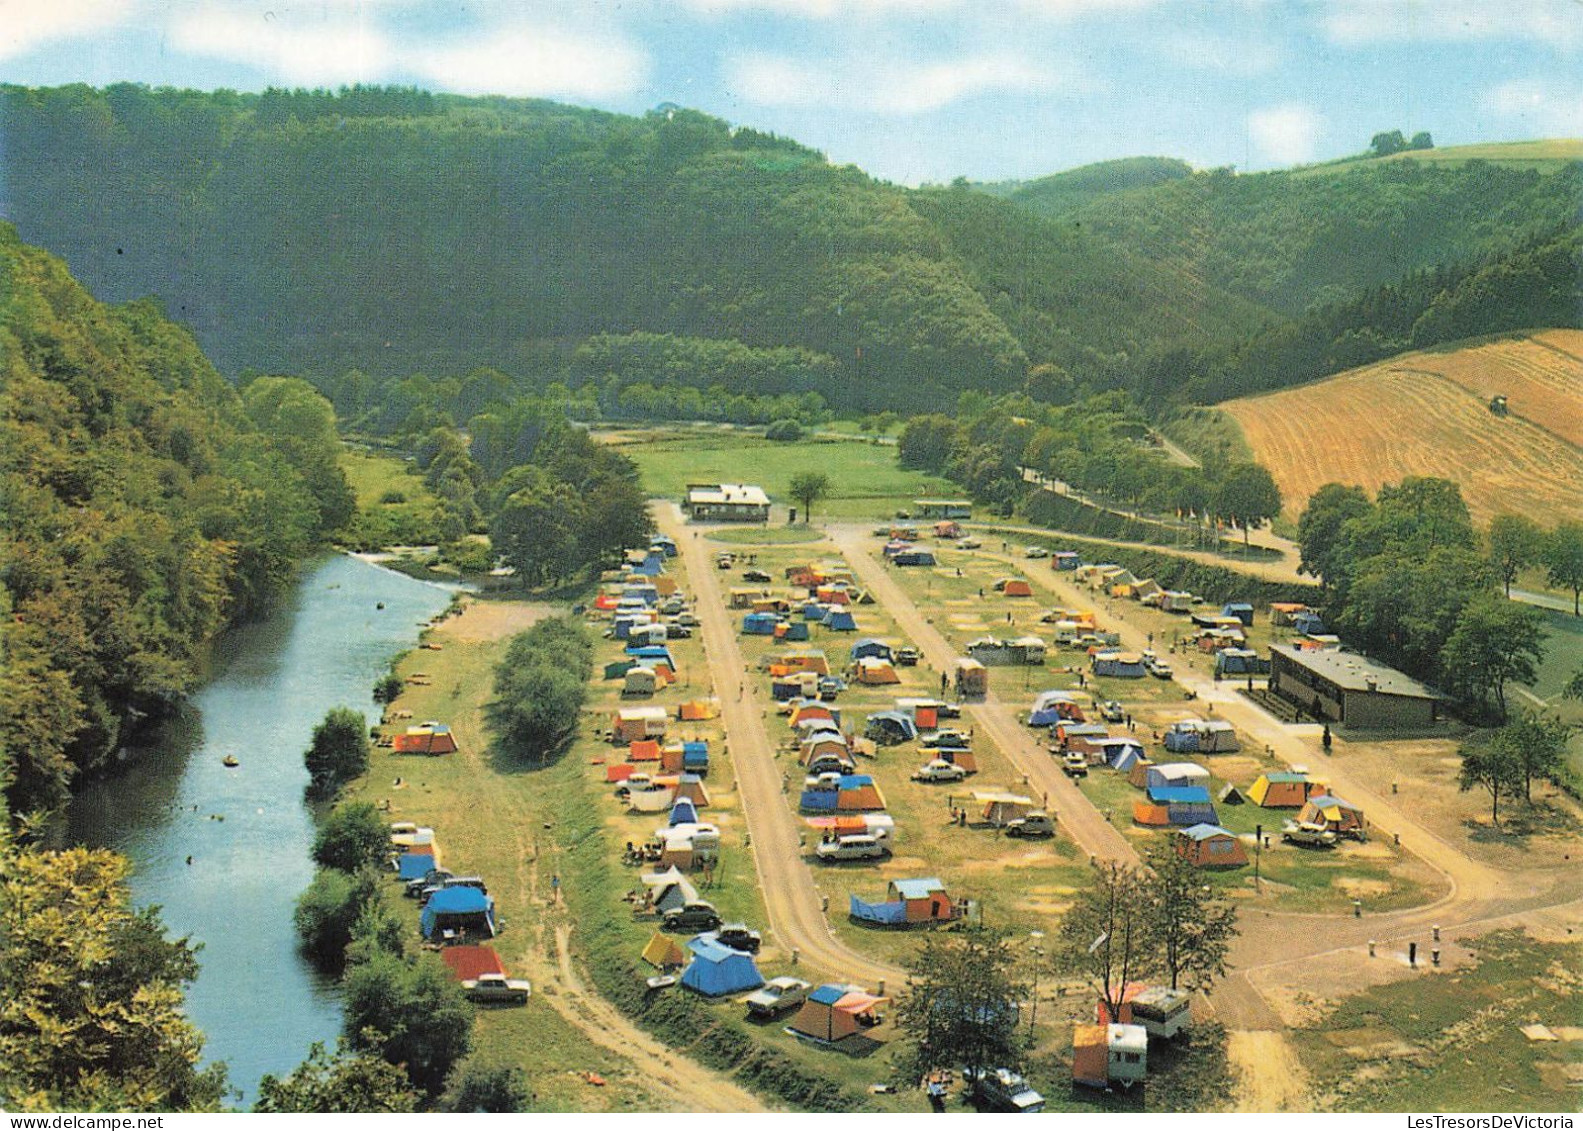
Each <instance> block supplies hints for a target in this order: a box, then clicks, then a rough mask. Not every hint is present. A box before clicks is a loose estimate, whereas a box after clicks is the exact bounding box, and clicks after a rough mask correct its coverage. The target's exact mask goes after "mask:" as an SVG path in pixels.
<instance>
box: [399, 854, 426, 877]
mask: <svg viewBox="0 0 1583 1131" xmlns="http://www.w3.org/2000/svg"><path fill="white" fill-rule="evenodd" d="M433 867H434V857H432V856H420V855H418V854H417V853H416V852H403V853H402V854H401V859H399V860H397V861H396V876H397V877H398V878H399V879H403V880H421V879H423V877H424V876H427V875H428V874H429V869H430V868H433Z"/></svg>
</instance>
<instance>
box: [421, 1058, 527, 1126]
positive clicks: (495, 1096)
mask: <svg viewBox="0 0 1583 1131" xmlns="http://www.w3.org/2000/svg"><path fill="white" fill-rule="evenodd" d="M478 1057H479V1054H476V1053H475V1054H474V1055H472V1056H470V1057H468V1058H467V1059H466V1060H464V1061H462V1063H461V1064H459V1065H458V1066H457V1067H456V1068H455V1070H454V1071H452V1073H451V1077H450V1080H449V1081H448V1082H447V1083H446V1086H445V1095H444V1097H442V1098H441V1100H440V1109H441V1110H442V1111H453V1112H457V1113H464V1114H465V1113H473V1112H486V1113H502V1112H517V1111H527V1110H528V1105H529V1104H531V1103H532V1102H533V1091H532V1089H531V1088H529V1087H528V1080H527V1077H526V1076H524V1075H523V1074H522V1069H520V1068H518V1067H517V1066H516V1065H514V1064H492V1063H487V1062H484V1061H481V1060H479V1058H478Z"/></svg>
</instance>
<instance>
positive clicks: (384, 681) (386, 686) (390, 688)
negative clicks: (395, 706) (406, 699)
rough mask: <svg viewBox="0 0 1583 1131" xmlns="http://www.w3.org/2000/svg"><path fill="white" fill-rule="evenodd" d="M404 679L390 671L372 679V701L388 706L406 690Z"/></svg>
mask: <svg viewBox="0 0 1583 1131" xmlns="http://www.w3.org/2000/svg"><path fill="white" fill-rule="evenodd" d="M406 687H407V684H406V681H405V680H403V679H402V678H401V676H400V675H398V674H397V673H395V672H393V671H390V672H386V673H385V674H384V675H382V676H380V677H379V678H378V679H377V680H375V681H374V702H375V703H378V704H379V705H380V706H385V707H388V706H389V705H390V704H392V703H394V702H395V701H396V700H397V699H400V698H401V693H402V692H403V691H405V690H406Z"/></svg>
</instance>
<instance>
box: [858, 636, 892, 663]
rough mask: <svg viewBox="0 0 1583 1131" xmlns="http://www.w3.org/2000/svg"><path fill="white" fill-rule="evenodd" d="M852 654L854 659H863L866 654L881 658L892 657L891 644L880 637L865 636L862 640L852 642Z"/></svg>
mask: <svg viewBox="0 0 1583 1131" xmlns="http://www.w3.org/2000/svg"><path fill="white" fill-rule="evenodd" d="M851 656H852V658H853V659H854V660H861V659H863V658H864V657H865V656H875V657H878V658H879V659H881V660H888V659H890V658H891V654H890V645H889V644H887V643H885V642H884V641H883V640H880V639H879V638H878V637H874V636H865V637H863V639H861V640H854V641H853V642H852V650H851Z"/></svg>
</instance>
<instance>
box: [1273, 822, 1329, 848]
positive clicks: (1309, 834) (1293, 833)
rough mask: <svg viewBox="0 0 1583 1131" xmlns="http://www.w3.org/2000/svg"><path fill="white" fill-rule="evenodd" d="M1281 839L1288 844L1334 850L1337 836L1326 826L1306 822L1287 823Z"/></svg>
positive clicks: (1283, 828) (1282, 830)
mask: <svg viewBox="0 0 1583 1131" xmlns="http://www.w3.org/2000/svg"><path fill="white" fill-rule="evenodd" d="M1281 839H1282V840H1284V841H1285V842H1286V843H1287V844H1301V845H1306V846H1308V847H1309V848H1334V847H1335V846H1336V834H1335V833H1333V832H1331V831H1330V830H1329V829H1327V828H1325V826H1324V825H1314V824H1309V823H1308V822H1306V821H1301V822H1300V821H1287V822H1286V824H1285V825H1284V826H1283V827H1282V829H1281Z"/></svg>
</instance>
